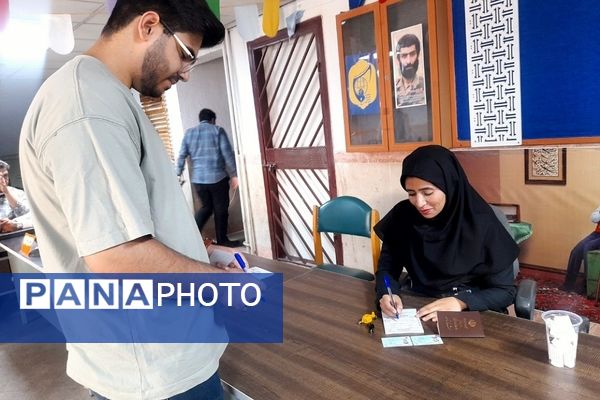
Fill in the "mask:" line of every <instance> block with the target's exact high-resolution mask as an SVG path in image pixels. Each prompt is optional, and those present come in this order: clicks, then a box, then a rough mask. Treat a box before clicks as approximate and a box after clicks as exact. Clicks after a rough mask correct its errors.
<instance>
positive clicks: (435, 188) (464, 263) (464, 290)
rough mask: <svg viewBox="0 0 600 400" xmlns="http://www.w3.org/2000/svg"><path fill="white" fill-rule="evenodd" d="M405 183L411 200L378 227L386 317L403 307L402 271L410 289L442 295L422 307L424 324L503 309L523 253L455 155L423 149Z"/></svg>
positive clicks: (405, 171) (406, 166) (407, 165)
mask: <svg viewBox="0 0 600 400" xmlns="http://www.w3.org/2000/svg"><path fill="white" fill-rule="evenodd" d="M400 183H401V184H402V187H403V188H404V189H405V190H406V191H407V192H408V200H403V201H401V202H400V203H398V204H396V206H394V208H393V209H392V210H391V211H390V212H389V213H388V214H387V215H386V216H385V217H384V218H383V219H382V220H381V221H380V222H379V223H378V224H377V225H376V226H375V232H376V233H377V235H378V236H379V237H380V238H381V240H382V241H383V245H382V249H381V257H380V259H379V265H378V270H377V282H376V283H377V297H378V299H379V305H380V307H381V310H382V312H384V313H385V314H387V315H394V314H395V313H396V312H398V311H400V310H401V309H402V301H401V299H400V297H399V293H400V287H399V286H400V285H399V283H398V278H399V276H400V273H401V271H402V268H403V267H406V270H407V271H408V275H409V277H410V282H411V289H410V290H411V291H413V292H417V293H420V294H423V295H425V296H430V297H437V298H439V299H438V300H435V301H433V302H432V303H429V304H427V305H426V306H424V307H422V308H421V309H420V310H418V312H417V315H418V316H419V317H421V318H422V319H423V320H430V319H431V320H434V321H436V320H437V315H436V312H437V311H461V310H471V311H485V310H495V311H505V309H506V307H507V306H508V305H510V304H512V303H513V300H514V296H515V291H516V289H515V286H514V272H513V261H514V260H515V259H516V258H517V255H518V253H519V248H518V247H517V245H516V243H515V241H514V240H513V239H512V237H511V236H510V234H509V233H508V232H507V230H506V229H505V228H504V226H503V225H502V223H501V222H500V221H499V220H498V218H497V217H496V215H495V214H494V211H493V210H492V209H491V207H490V206H489V205H488V204H487V203H486V202H485V200H483V198H482V197H481V196H480V195H479V194H478V193H477V192H476V191H475V189H473V187H471V185H470V184H469V181H468V180H467V177H466V175H465V172H464V171H463V169H462V167H461V165H460V163H459V162H458V160H457V159H456V157H455V155H454V154H453V153H452V152H451V151H449V150H448V149H446V148H444V147H441V146H437V145H431V146H424V147H420V148H418V149H417V150H415V151H414V152H412V153H411V154H410V155H409V156H408V157H406V159H404V162H403V163H402V177H401V178H400ZM386 278H387V280H388V281H389V284H390V288H391V290H392V293H393V297H394V303H395V304H396V308H394V306H393V305H392V304H393V303H392V301H391V299H390V296H389V295H388V294H387V288H386V284H385V280H386Z"/></svg>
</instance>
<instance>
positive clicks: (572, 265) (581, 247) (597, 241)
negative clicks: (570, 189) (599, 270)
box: [561, 207, 600, 292]
mask: <svg viewBox="0 0 600 400" xmlns="http://www.w3.org/2000/svg"><path fill="white" fill-rule="evenodd" d="M590 219H591V221H592V223H594V224H596V229H594V230H593V231H592V233H590V234H589V235H587V236H586V237H584V238H583V239H581V240H580V241H579V243H577V244H576V245H575V247H573V250H571V254H569V264H568V266H567V273H566V275H565V283H564V284H563V285H562V286H561V289H562V290H566V291H577V292H585V288H581V287H580V288H579V289H578V288H577V287H576V285H575V282H576V281H577V274H579V269H580V268H581V262H582V261H583V267H584V271H585V275H586V277H587V274H588V263H587V253H588V251H592V250H599V249H600V207H598V208H596V209H595V210H594V212H592V215H591V216H590ZM584 286H585V285H584Z"/></svg>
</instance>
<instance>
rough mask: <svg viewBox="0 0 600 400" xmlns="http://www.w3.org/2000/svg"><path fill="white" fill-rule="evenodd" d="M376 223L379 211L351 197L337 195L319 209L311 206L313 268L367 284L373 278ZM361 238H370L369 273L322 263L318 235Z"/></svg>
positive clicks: (377, 249) (376, 254)
mask: <svg viewBox="0 0 600 400" xmlns="http://www.w3.org/2000/svg"><path fill="white" fill-rule="evenodd" d="M377 222H379V212H378V211H377V210H375V209H373V208H371V207H370V206H369V205H368V204H367V203H365V202H364V201H362V200H360V199H357V198H356V197H352V196H340V197H337V198H335V199H331V200H329V201H328V202H326V203H325V204H323V205H322V206H320V207H319V206H314V207H313V239H314V245H315V264H316V265H317V268H320V269H323V270H326V271H331V272H335V273H339V274H344V275H348V276H352V277H355V278H360V279H364V280H368V281H372V280H374V279H375V275H374V273H375V272H376V271H377V263H378V262H379V254H380V251H381V245H380V242H379V238H378V237H377V235H376V234H375V232H374V231H373V226H374V225H375V224H376V223H377ZM322 232H328V233H334V234H345V235H353V236H363V237H366V238H369V239H371V252H372V259H373V274H372V273H370V272H367V271H364V270H361V269H358V268H351V267H346V266H343V265H338V264H327V263H324V262H323V246H322V243H321V233H322Z"/></svg>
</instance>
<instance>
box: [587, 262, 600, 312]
mask: <svg viewBox="0 0 600 400" xmlns="http://www.w3.org/2000/svg"><path fill="white" fill-rule="evenodd" d="M586 257H587V271H586V274H587V276H586V280H587V297H588V298H589V299H593V298H595V299H596V302H598V301H600V250H591V251H588V252H587V254H586Z"/></svg>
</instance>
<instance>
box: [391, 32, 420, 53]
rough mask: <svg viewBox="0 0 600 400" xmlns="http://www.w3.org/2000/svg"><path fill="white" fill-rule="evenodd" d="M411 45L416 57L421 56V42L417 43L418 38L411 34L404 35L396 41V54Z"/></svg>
mask: <svg viewBox="0 0 600 400" xmlns="http://www.w3.org/2000/svg"><path fill="white" fill-rule="evenodd" d="M412 45H414V46H415V49H416V50H417V56H418V55H419V54H421V42H420V41H419V38H418V37H417V36H416V35H413V34H412V33H407V34H406V35H404V36H402V37H401V38H400V40H398V44H397V45H396V54H398V53H400V49H401V48H403V47H410V46H412Z"/></svg>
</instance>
